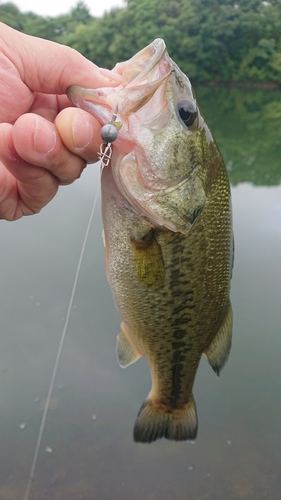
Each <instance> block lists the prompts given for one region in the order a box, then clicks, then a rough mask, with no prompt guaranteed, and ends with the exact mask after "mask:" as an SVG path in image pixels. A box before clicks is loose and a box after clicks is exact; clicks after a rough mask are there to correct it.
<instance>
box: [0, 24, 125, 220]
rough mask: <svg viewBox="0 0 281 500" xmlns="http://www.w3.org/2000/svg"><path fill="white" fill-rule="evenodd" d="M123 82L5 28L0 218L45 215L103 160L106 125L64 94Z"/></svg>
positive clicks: (0, 69)
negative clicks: (67, 187)
mask: <svg viewBox="0 0 281 500" xmlns="http://www.w3.org/2000/svg"><path fill="white" fill-rule="evenodd" d="M117 78H118V75H114V74H112V73H111V72H110V71H108V70H104V69H100V68H98V67H97V66H95V65H94V64H93V63H91V62H90V61H88V60H87V59H85V58H84V57H83V56H82V55H81V54H79V53H78V52H76V51H74V50H73V49H71V48H70V47H66V46H63V45H59V44H56V43H54V42H49V41H47V40H43V39H40V38H35V37H31V36H28V35H24V34H23V33H19V32H17V31H15V30H13V29H12V28H10V27H8V26H6V25H4V24H3V23H0V218H2V219H6V220H10V221H12V220H16V219H19V218H20V217H22V216H23V215H31V214H34V213H38V212H39V211H40V210H41V208H42V207H44V206H45V205H46V204H47V203H48V202H49V201H50V200H51V199H52V198H53V197H54V195H55V194H56V192H57V190H58V187H59V185H63V184H70V183H72V182H73V181H74V180H75V179H77V178H78V177H79V176H80V175H81V172H82V171H83V169H84V167H85V166H86V163H90V162H94V161H97V151H98V149H99V145H100V142H101V139H100V133H99V132H100V125H99V123H98V122H97V120H96V119H95V118H94V117H93V116H91V115H90V114H89V113H86V112H85V111H83V110H81V109H77V108H74V107H70V106H72V105H71V103H70V101H69V100H68V98H67V96H66V95H64V94H65V93H66V90H67V88H68V87H69V86H70V85H82V86H83V87H91V88H95V87H106V86H113V85H115V82H116V79H117ZM117 82H118V80H117ZM117 82H116V84H117Z"/></svg>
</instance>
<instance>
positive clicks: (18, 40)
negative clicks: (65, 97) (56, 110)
mask: <svg viewBox="0 0 281 500" xmlns="http://www.w3.org/2000/svg"><path fill="white" fill-rule="evenodd" d="M0 40H1V51H2V52H3V53H4V54H5V55H6V57H7V58H8V59H9V60H10V61H11V62H12V63H13V64H14V66H15V67H16V68H17V71H18V72H19V74H20V77H21V79H22V81H23V82H24V83H25V84H26V86H27V87H28V88H29V89H30V90H31V91H34V92H42V93H46V94H65V93H66V90H67V88H68V87H69V86H70V85H82V86H84V87H106V86H114V85H116V84H117V82H119V79H120V77H119V76H118V75H117V74H114V73H113V72H111V71H109V70H104V69H100V68H99V67H98V66H96V65H95V64H93V63H92V62H90V61H88V59H86V58H85V57H83V56H82V55H81V54H79V52H77V51H76V50H74V49H71V48H70V47H67V46H65V45H60V44H58V43H55V42H50V41H48V40H43V39H41V38H37V37H33V36H30V35H25V34H24V33H20V32H18V31H16V30H14V29H12V28H10V27H9V26H6V25H5V24H3V23H0Z"/></svg>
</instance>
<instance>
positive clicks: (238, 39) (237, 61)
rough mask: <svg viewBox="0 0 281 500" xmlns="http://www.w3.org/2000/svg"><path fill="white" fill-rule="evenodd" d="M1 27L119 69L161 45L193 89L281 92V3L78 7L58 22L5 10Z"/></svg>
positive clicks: (222, 0) (190, 1)
mask: <svg viewBox="0 0 281 500" xmlns="http://www.w3.org/2000/svg"><path fill="white" fill-rule="evenodd" d="M0 21H2V22H4V23H6V24H8V25H9V26H12V27H14V28H15V29H17V30H19V31H22V32H24V33H27V34H30V35H34V36H40V37H42V38H46V39H48V40H53V41H56V42H59V43H63V44H66V45H69V46H71V47H73V48H75V49H76V50H78V51H79V52H81V53H82V54H83V55H85V56H86V57H87V58H88V59H90V60H92V61H94V62H95V63H96V64H98V65H99V66H103V67H108V68H112V67H113V66H114V65H115V64H116V63H117V62H118V61H122V60H125V59H128V58H130V57H131V56H132V55H133V54H134V53H136V52H137V51H138V50H140V49H141V48H143V47H144V46H145V45H147V44H149V43H150V42H151V41H152V40H154V39H155V38H157V37H160V38H164V40H165V42H166V44H167V47H168V51H169V54H170V56H171V57H172V58H173V59H174V60H175V61H176V63H177V64H178V65H179V66H180V68H181V69H182V70H183V71H184V72H185V73H186V74H187V75H188V76H189V78H190V79H191V80H192V81H193V82H214V83H218V82H223V83H225V82H230V83H236V84H239V83H245V82H249V83H252V84H253V83H258V84H268V83H272V84H274V85H276V86H279V85H280V84H281V2H280V0H268V1H261V0H126V5H125V7H124V8H114V9H112V10H111V11H110V12H106V13H105V14H104V15H103V17H100V18H95V17H93V16H91V14H90V11H89V8H88V6H87V5H86V4H85V3H84V2H83V1H78V3H77V4H76V6H75V7H74V8H72V9H71V11H70V12H69V13H67V14H64V15H59V16H57V17H42V16H39V15H37V14H34V13H32V12H27V13H23V12H21V11H20V10H19V9H18V8H17V7H16V5H14V4H13V3H2V4H0Z"/></svg>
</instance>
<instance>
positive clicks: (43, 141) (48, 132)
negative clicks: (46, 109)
mask: <svg viewBox="0 0 281 500" xmlns="http://www.w3.org/2000/svg"><path fill="white" fill-rule="evenodd" d="M56 139H57V137H56V132H55V130H54V127H53V125H52V124H51V123H49V122H47V121H44V120H43V119H41V118H38V119H37V121H36V123H35V127H34V136H33V141H34V150H35V151H36V152H37V153H41V154H42V153H45V154H46V153H51V151H53V149H54V148H55V145H56Z"/></svg>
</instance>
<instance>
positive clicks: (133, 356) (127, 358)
mask: <svg viewBox="0 0 281 500" xmlns="http://www.w3.org/2000/svg"><path fill="white" fill-rule="evenodd" d="M116 353H117V359H118V363H119V365H120V366H121V367H122V368H126V366H129V365H131V364H132V363H135V362H136V361H137V360H138V359H139V358H140V357H141V356H142V354H141V352H140V351H138V349H137V348H136V347H135V346H134V344H133V343H132V342H131V340H130V337H129V335H128V332H127V327H126V325H125V324H124V322H123V321H122V323H121V326H120V331H119V333H118V335H117V345H116Z"/></svg>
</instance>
